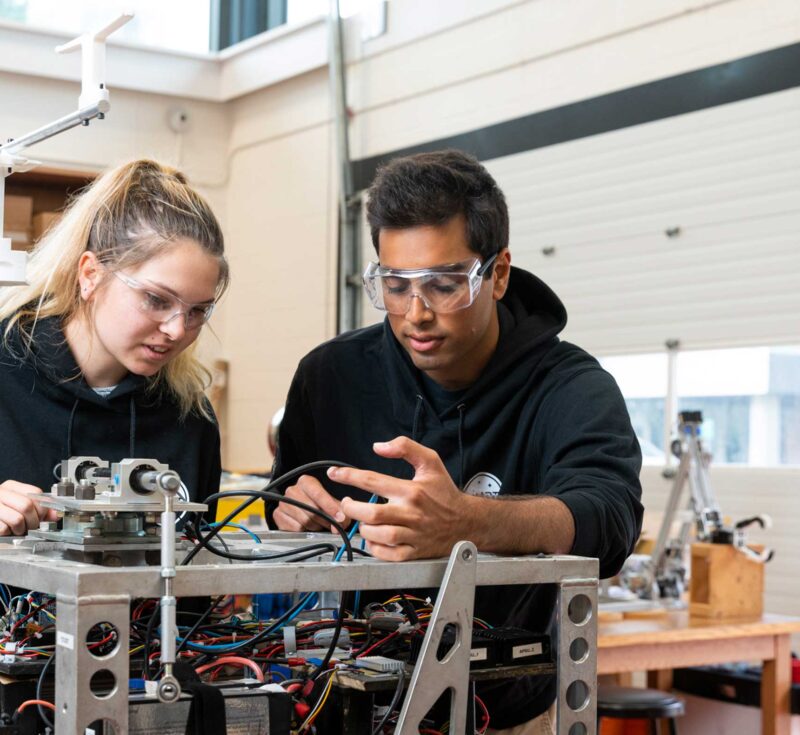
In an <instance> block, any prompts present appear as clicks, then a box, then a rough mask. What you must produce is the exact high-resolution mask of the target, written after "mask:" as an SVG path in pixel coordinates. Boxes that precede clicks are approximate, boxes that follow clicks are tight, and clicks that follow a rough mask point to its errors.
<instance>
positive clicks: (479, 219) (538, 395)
mask: <svg viewBox="0 0 800 735" xmlns="http://www.w3.org/2000/svg"><path fill="white" fill-rule="evenodd" d="M367 217H368V220H369V224H370V227H371V231H372V240H373V244H374V245H375V249H376V251H377V253H378V258H379V262H378V263H373V264H371V265H370V266H369V267H368V268H367V270H366V272H365V274H364V285H365V288H366V290H367V293H368V295H369V296H370V299H371V300H372V303H373V304H374V305H375V306H376V307H377V308H379V309H382V310H384V311H386V312H387V316H386V319H385V320H384V323H383V324H382V325H377V326H373V327H368V328H366V329H360V330H357V331H354V332H350V333H347V334H343V335H341V336H340V337H337V338H336V339H334V340H331V341H330V342H326V343H325V344H323V345H321V346H320V347H318V348H316V349H315V350H313V351H312V352H311V353H310V354H309V355H307V356H306V357H305V358H304V359H303V360H302V361H301V363H300V366H299V367H298V370H297V373H296V375H295V378H294V380H293V382H292V386H291V389H290V391H289V397H288V400H287V404H286V413H285V416H284V419H283V422H282V424H281V427H280V432H279V439H278V456H277V458H276V466H275V471H276V472H277V473H283V472H286V471H288V470H290V469H292V468H294V467H297V466H299V465H301V464H303V463H305V462H310V461H313V460H319V459H331V458H335V459H337V460H341V461H343V462H347V463H349V464H352V465H354V466H355V467H358V468H359V469H331V470H330V471H329V472H328V473H327V478H325V479H324V480H323V481H322V482H320V481H319V480H317V479H315V478H313V477H310V476H304V477H301V478H300V479H299V480H298V482H297V484H296V485H294V486H292V487H290V488H289V489H287V491H286V494H287V496H289V497H292V498H295V499H297V500H300V501H303V502H305V503H309V504H311V505H314V506H316V507H318V508H320V509H322V510H324V511H325V512H327V513H328V514H330V515H332V516H335V517H337V519H338V520H342V521H347V522H349V521H351V520H358V521H360V523H361V526H360V533H361V535H362V536H363V537H364V538H365V539H366V540H367V548H368V550H369V551H370V552H371V553H372V554H373V555H374V556H376V557H378V558H381V559H386V560H392V561H397V560H405V559H415V558H431V557H441V556H447V555H448V554H449V553H450V549H451V548H452V546H453V544H454V543H456V542H457V541H459V540H461V539H468V540H470V541H473V542H474V543H475V545H476V546H477V547H478V549H479V550H481V551H486V552H495V553H499V554H531V553H536V552H544V553H548V554H565V553H571V554H578V555H582V556H593V557H599V559H600V574H601V576H603V577H607V576H610V575H612V574H615V573H616V572H617V571H618V570H619V568H620V567H621V565H622V562H623V561H624V559H625V558H626V556H627V555H628V554H629V553H630V552H631V551H632V549H633V545H634V543H635V541H636V538H637V537H638V534H639V531H640V527H641V518H642V506H641V503H640V498H641V487H640V485H639V480H638V474H639V469H640V465H641V454H640V451H639V446H638V443H637V441H636V437H635V435H634V432H633V430H632V428H631V425H630V420H629V418H628V413H627V410H626V408H625V403H624V401H623V399H622V396H621V394H620V392H619V389H618V388H617V386H616V384H615V382H614V380H613V378H611V376H610V375H608V373H606V372H605V371H604V370H603V369H602V368H601V367H600V365H599V364H598V363H597V361H596V360H595V359H594V358H592V357H591V356H590V355H588V354H587V353H586V352H584V351H583V350H581V349H579V348H578V347H576V346H574V345H571V344H569V343H567V342H563V341H560V340H559V338H558V336H557V335H558V333H559V332H560V331H561V330H562V329H563V328H564V325H565V324H566V311H565V309H564V306H563V305H562V304H561V302H560V301H559V299H558V297H557V296H556V295H555V294H554V293H553V292H552V291H551V290H550V289H549V288H548V287H547V286H546V285H545V284H544V283H543V282H542V281H540V280H539V279H538V278H536V277H535V276H533V275H532V274H530V273H528V272H526V271H523V270H520V269H517V268H513V267H511V256H510V254H509V250H508V210H507V207H506V203H505V198H504V196H503V193H502V192H501V191H500V189H499V188H498V187H497V185H496V183H495V181H494V179H493V178H492V177H491V175H490V174H489V173H488V171H486V169H485V168H484V167H483V166H482V165H481V164H480V163H479V162H478V161H477V160H476V159H474V158H472V157H471V156H468V155H466V154H464V153H460V152H458V151H442V152H437V153H425V154H419V155H416V156H410V157H407V158H401V159H395V160H393V161H391V162H390V163H388V164H387V165H386V166H384V167H383V168H382V169H380V170H379V172H378V174H377V176H376V178H375V181H374V183H373V185H372V187H371V188H370V191H369V204H368V208H367ZM373 493H374V494H376V495H378V496H380V497H381V498H383V499H385V500H386V501H387V502H385V503H378V504H370V503H368V502H366V501H367V500H368V499H369V497H370V495H371V494H373ZM512 501H514V502H512ZM274 521H275V523H276V524H277V526H278V527H279V528H281V529H283V530H288V531H299V530H314V531H316V530H321V529H323V528H325V527H324V524H322V523H320V521H319V519H318V518H317V517H315V516H313V515H311V514H309V513H306V512H304V511H302V510H299V509H297V508H295V507H292V506H288V505H287V504H285V503H281V504H279V505H278V507H277V508H276V509H275V511H274ZM325 530H327V529H325ZM554 605H555V590H554V589H553V588H552V586H541V587H537V586H531V587H523V586H504V587H493V588H490V589H489V588H481V589H479V590H478V592H477V594H476V601H475V615H476V616H477V617H480V618H484V619H486V620H488V621H490V622H491V623H493V624H495V625H511V626H515V627H522V628H526V629H529V630H535V631H545V630H548V629H549V627H550V625H551V622H552V617H553V610H554ZM481 696H482V698H483V699H484V701H485V702H486V704H487V706H488V707H489V711H490V713H491V724H492V726H493V727H495V728H512V727H513V728H514V730H513V732H514V733H515V734H516V733H519V734H520V735H521V734H522V733H525V734H526V735H527V734H528V733H538V732H549V731H550V729H552V728H554V724H553V722H552V720H553V719H554V718H553V716H552V704H553V702H554V700H555V697H556V691H555V678H554V677H531V678H520V679H517V680H515V681H514V682H513V683H509V682H507V681H506V682H503V684H502V685H500V686H498V685H494V686H491V685H490V686H487V687H486V688H484V689H483V690H482V692H481ZM518 726H519V727H518ZM491 732H493V731H491ZM509 732H511V730H509Z"/></svg>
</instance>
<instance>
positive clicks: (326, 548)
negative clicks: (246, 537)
mask: <svg viewBox="0 0 800 735" xmlns="http://www.w3.org/2000/svg"><path fill="white" fill-rule="evenodd" d="M255 548H258V547H255ZM208 550H209V551H210V552H211V553H213V554H216V555H217V556H221V557H223V558H225V559H236V560H238V561H253V562H255V561H271V560H272V559H286V561H303V560H305V559H310V558H312V557H314V556H320V555H321V554H325V553H327V552H331V553H333V554H335V553H336V552H337V551H339V547H338V546H336V545H335V544H332V543H330V542H328V543H319V544H309V545H308V546H298V547H297V548H296V549H291V550H290V551H277V552H275V553H274V554H264V555H263V556H261V555H256V554H237V553H236V552H233V551H222V550H221V549H214V548H213V547H211V546H209V547H208ZM306 552H308V553H306ZM295 554H303V556H302V557H300V558H298V559H290V558H288V557H292V556H294V555H295Z"/></svg>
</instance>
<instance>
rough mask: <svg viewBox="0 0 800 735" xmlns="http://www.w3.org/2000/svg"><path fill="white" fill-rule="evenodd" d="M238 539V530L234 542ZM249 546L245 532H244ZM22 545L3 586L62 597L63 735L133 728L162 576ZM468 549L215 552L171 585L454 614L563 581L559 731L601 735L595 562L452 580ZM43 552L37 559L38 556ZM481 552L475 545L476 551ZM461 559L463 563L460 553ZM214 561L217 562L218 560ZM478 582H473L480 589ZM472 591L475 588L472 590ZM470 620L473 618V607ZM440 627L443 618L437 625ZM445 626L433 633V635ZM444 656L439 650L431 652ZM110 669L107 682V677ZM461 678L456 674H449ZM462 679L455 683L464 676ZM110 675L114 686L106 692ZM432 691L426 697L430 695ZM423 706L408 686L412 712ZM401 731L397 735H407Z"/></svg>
mask: <svg viewBox="0 0 800 735" xmlns="http://www.w3.org/2000/svg"><path fill="white" fill-rule="evenodd" d="M225 537H226V539H228V538H231V539H236V538H237V534H226V535H225ZM238 537H239V538H241V535H238ZM262 538H263V539H264V543H263V544H262V545H258V549H259V551H260V550H265V547H274V548H282V549H286V548H291V547H293V546H301V545H306V544H308V543H313V542H314V540H322V539H324V540H327V541H329V540H330V536H329V535H328V534H282V533H266V534H263V535H262ZM31 543H32V541H31V539H15V540H13V541H11V542H10V543H2V544H0V580H2V582H4V583H6V584H11V585H15V586H18V587H22V588H24V589H33V590H37V591H40V592H44V593H47V594H50V595H55V597H56V600H57V610H56V613H57V616H56V651H57V656H56V689H55V707H56V710H55V725H56V732H60V733H73V732H84V730H85V728H86V727H87V726H88V725H89V724H90V723H92V722H95V721H97V720H102V721H104V722H105V723H108V724H110V725H112V726H113V728H114V732H115V733H116V735H122V734H123V733H126V732H127V731H128V678H129V656H128V650H129V621H130V604H131V598H134V597H152V598H158V597H160V595H161V593H162V581H161V577H160V568H159V567H157V566H154V567H101V566H94V565H91V564H86V563H82V562H76V561H70V560H66V559H63V558H58V551H59V546H61V547H62V548H63V545H59V544H58V543H54V542H47V541H35V542H33V548H32V546H31ZM464 543H465V542H460V543H459V544H457V545H456V547H454V555H451V559H450V560H448V559H433V560H424V561H409V562H401V563H390V562H382V561H378V560H376V559H371V558H361V557H357V558H356V559H355V560H354V561H352V562H347V561H340V562H325V561H316V562H302V563H297V564H294V563H292V564H288V563H285V562H262V561H255V559H256V558H257V557H256V555H254V562H253V563H249V562H248V563H233V564H229V563H218V557H213V556H212V555H210V554H208V553H207V552H203V553H201V554H199V555H198V556H197V557H196V559H195V562H196V563H193V564H191V565H189V566H186V567H179V568H178V573H177V575H176V577H175V578H174V594H175V595H176V596H178V597H196V596H212V595H218V594H222V593H225V594H253V593H264V592H300V591H308V590H315V591H320V592H322V591H341V590H356V589H361V590H369V589H392V588H395V589H408V588H413V587H440V586H441V585H442V583H443V582H445V583H446V582H448V580H449V581H450V582H451V583H450V584H449V585H448V584H445V587H444V588H443V591H442V595H443V596H445V597H447V596H448V594H449V593H448V591H447V590H448V588H450V589H455V590H456V591H455V592H454V593H453V594H452V595H450V596H449V598H448V599H449V602H448V603H447V605H445V604H442V605H441V607H442V609H445V608H448V607H449V609H450V610H451V612H452V610H453V602H454V601H455V602H456V604H460V603H459V600H460V601H462V602H463V599H464V594H465V592H466V593H467V594H468V595H469V596H472V595H473V594H474V587H477V586H485V585H502V584H556V585H558V587H559V590H558V595H557V600H558V602H557V617H558V639H557V641H553V650H554V651H555V652H556V654H557V662H556V663H557V672H558V673H557V676H558V692H559V694H558V706H557V712H558V715H557V717H558V729H557V731H558V735H593V734H594V733H595V732H596V707H597V703H596V693H597V615H596V612H597V575H598V562H597V560H596V559H588V558H583V557H573V556H518V557H499V556H494V555H490V554H476V555H475V560H474V562H473V563H474V582H473V579H472V571H469V573H468V574H463V573H462V574H460V575H459V576H458V578H457V580H455V581H456V582H457V584H455V585H454V584H452V581H453V580H452V578H451V576H449V575H448V567H449V566H451V565H452V564H451V562H452V560H453V559H454V558H455V555H458V554H461V555H463V553H464V549H465V548H468V547H471V544H470V545H467V547H465V546H464ZM34 548H35V552H34ZM472 548H474V547H472ZM462 558H463V557H462ZM212 560H213V561H212ZM473 585H474V586H473ZM465 586H466V588H467V589H466V590H465V589H464V587H465ZM469 618H470V619H471V610H470V611H469ZM103 622H107V623H111V624H112V625H113V626H114V627H115V628H116V629H117V631H118V636H119V640H118V645H117V647H116V648H115V649H114V651H112V652H111V653H109V654H107V655H105V656H100V657H98V656H95V655H94V654H93V653H92V652H91V651H90V650H89V649H88V648H87V645H86V640H87V634H88V633H89V631H90V630H91V629H92V628H93V627H94V626H95V625H97V624H98V623H103ZM432 623H435V621H432ZM437 627H441V626H436V625H435V624H431V625H430V626H429V631H430V632H431V634H432V631H434V629H436V628H437ZM434 650H435V649H434ZM463 658H464V657H459V656H456V657H452V661H453V665H454V666H455V665H459V663H460V665H461V666H463V665H464V660H462V659H463ZM101 672H102V674H101ZM451 673H453V672H451ZM457 674H458V672H454V673H453V676H454V677H455V678H458V677H457ZM109 675H111V677H113V679H114V684H113V686H111V687H109V686H108V685H107V684H103V685H102V688H101V687H100V686H98V682H101V681H102V682H107V681H108V680H109ZM421 694H422V695H424V692H421ZM414 699H415V691H414V689H413V687H412V688H410V690H409V693H408V695H407V696H406V700H407V702H406V704H405V708H406V709H408V708H409V707H410V706H411V704H413V702H414ZM398 735H399V733H398Z"/></svg>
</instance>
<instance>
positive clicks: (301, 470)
mask: <svg viewBox="0 0 800 735" xmlns="http://www.w3.org/2000/svg"><path fill="white" fill-rule="evenodd" d="M329 467H349V468H351V469H352V468H353V465H350V464H347V463H345V462H338V461H336V460H320V461H318V462H308V463H307V464H304V465H300V466H299V467H296V468H295V469H293V470H290V471H289V472H286V473H285V474H283V475H281V476H280V477H278V478H276V479H274V480H272V481H271V482H269V483H267V484H266V485H265V486H264V487H263V488H262V489H261V490H241V491H227V492H222V493H214V494H213V495H209V496H208V497H207V498H206V499H205V502H206V503H210V502H212V501H214V500H217V499H219V498H224V497H235V496H237V495H238V496H249V497H250V499H249V500H246V501H244V502H243V503H242V504H241V505H240V506H239V507H237V508H235V509H234V510H233V511H231V512H230V513H229V514H228V515H227V516H226V517H225V518H224V519H223V520H222V521H220V522H219V524H218V525H215V527H214V529H213V530H212V531H211V533H210V534H208V535H207V536H205V537H204V538H203V540H201V541H200V543H199V544H198V545H197V546H195V547H194V548H193V549H192V550H191V551H190V552H189V553H188V554H187V556H186V558H185V559H184V560H183V562H181V564H188V563H189V562H190V561H191V560H192V559H193V558H194V557H195V556H196V555H197V553H198V552H199V551H200V550H201V549H202V548H205V545H206V544H207V543H208V541H210V540H211V539H212V538H213V537H214V536H216V535H217V534H218V533H219V532H220V531H221V530H222V529H223V528H224V527H225V525H226V524H227V523H229V522H230V521H231V520H233V518H234V517H235V516H236V515H238V514H239V513H241V512H242V511H244V510H245V509H246V508H247V507H248V506H250V505H251V504H252V503H254V502H255V501H256V500H258V499H259V498H263V499H264V500H274V501H277V502H279V503H286V504H288V505H293V506H295V507H296V508H301V509H303V510H306V511H308V512H310V513H313V514H314V515H318V516H320V518H323V519H324V520H325V521H327V522H328V523H329V524H330V525H331V527H332V528H336V530H337V531H338V532H339V534H340V535H341V536H342V538H343V539H345V546H346V547H347V548H348V549H350V548H351V547H350V539H349V538H347V534H346V533H345V532H344V529H343V528H342V527H341V526H340V525H339V524H338V523H337V522H336V521H335V520H334V519H333V518H331V516H329V515H328V514H327V513H324V512H323V511H321V510H320V509H319V508H314V507H313V506H310V505H306V504H305V503H300V502H299V501H296V500H292V499H290V498H287V497H285V496H284V495H280V494H278V493H272V492H270V491H271V490H273V489H277V488H280V487H283V486H284V485H286V484H288V483H290V482H291V481H292V480H295V479H296V478H298V477H300V476H301V475H305V474H308V473H309V472H313V471H314V470H321V469H328V468H329ZM352 560H353V557H352V552H351V551H349V552H348V561H352Z"/></svg>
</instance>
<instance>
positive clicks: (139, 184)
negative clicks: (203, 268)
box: [0, 160, 229, 417]
mask: <svg viewBox="0 0 800 735" xmlns="http://www.w3.org/2000/svg"><path fill="white" fill-rule="evenodd" d="M177 239H188V240H192V241H193V242H195V243H197V244H198V245H199V246H200V247H201V248H202V249H203V250H204V251H205V252H207V253H208V254H209V255H212V256H214V257H216V258H217V260H218V262H219V281H218V283H217V290H216V297H217V298H219V297H220V296H221V295H222V293H223V292H224V291H225V289H226V288H227V285H228V279H229V275H228V263H227V261H226V260H225V255H224V242H223V236H222V230H221V229H220V226H219V223H218V222H217V219H216V217H215V216H214V214H213V212H212V211H211V208H210V207H209V206H208V204H207V203H206V201H205V200H204V199H203V198H202V197H201V196H200V195H199V194H198V193H197V192H196V191H194V190H193V189H192V188H191V187H190V186H189V185H188V184H187V183H186V179H185V177H184V176H183V174H181V173H180V172H178V171H176V170H174V169H171V168H169V167H167V166H163V165H161V164H159V163H156V162H155V161H149V160H138V161H132V162H131V163H127V164H124V165H122V166H118V167H117V168H115V169H112V170H111V171H108V172H107V173H105V174H103V175H102V176H100V177H99V178H98V179H96V180H95V181H94V182H93V183H92V184H91V185H90V186H89V187H88V188H87V189H86V190H85V191H84V192H83V193H82V194H80V195H79V196H78V197H77V198H75V199H74V200H73V201H72V202H71V203H70V205H69V206H68V207H67V209H66V211H65V212H64V215H63V217H62V218H61V220H60V221H59V222H58V224H57V225H55V226H54V227H53V228H52V229H51V230H50V231H49V232H48V233H47V234H46V235H45V236H44V237H43V238H42V239H41V240H40V241H39V242H38V243H37V245H36V247H35V248H34V250H33V252H32V253H31V256H30V260H29V262H28V270H27V275H28V285H27V286H17V287H9V288H4V289H0V321H6V327H5V331H4V334H3V339H4V340H5V341H7V340H8V338H9V335H10V334H11V332H12V330H14V329H15V328H16V329H17V330H18V332H19V335H20V337H21V340H22V344H23V345H25V349H26V350H27V351H30V348H31V344H32V342H33V339H34V329H35V326H36V321H37V320H38V319H40V318H45V317H50V316H58V317H61V319H62V322H63V323H64V324H66V323H67V322H69V321H70V320H71V319H73V318H75V317H76V316H78V315H79V314H80V313H81V312H82V311H83V310H85V309H86V308H87V306H86V304H85V302H84V301H83V300H82V299H81V298H80V295H79V283H78V261H79V260H80V257H81V255H82V254H83V253H84V252H85V251H87V250H89V251H91V252H93V253H95V255H96V256H97V258H98V260H99V261H100V262H101V263H104V264H106V265H108V266H110V267H112V268H114V269H120V268H130V267H135V266H137V265H140V264H141V263H143V262H145V261H146V260H148V259H149V258H151V257H153V256H154V255H156V254H158V253H159V252H163V251H164V250H165V249H166V248H168V247H170V245H171V243H173V242H174V241H175V240H177ZM193 348H194V346H192V347H190V348H188V349H187V350H184V351H183V352H182V353H181V354H180V355H178V356H177V357H176V358H175V359H174V360H171V361H170V362H169V363H167V364H166V365H165V366H164V367H163V368H162V369H161V370H160V371H159V372H158V373H157V374H156V375H155V376H153V377H152V378H151V380H150V389H151V390H155V389H157V388H159V387H166V388H167V389H168V390H169V391H171V392H172V393H173V395H174V396H175V399H176V400H177V402H178V405H179V406H180V409H181V413H182V415H186V414H188V413H189V412H191V411H192V410H195V411H197V412H198V413H200V414H202V415H204V416H206V417H208V416H209V410H208V408H207V406H208V404H207V402H206V400H205V396H204V390H205V388H206V387H207V386H208V383H209V380H210V374H209V372H208V371H207V370H206V369H205V368H204V367H203V366H202V365H201V364H200V362H199V361H198V360H197V359H196V358H195V357H194V349H193Z"/></svg>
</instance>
